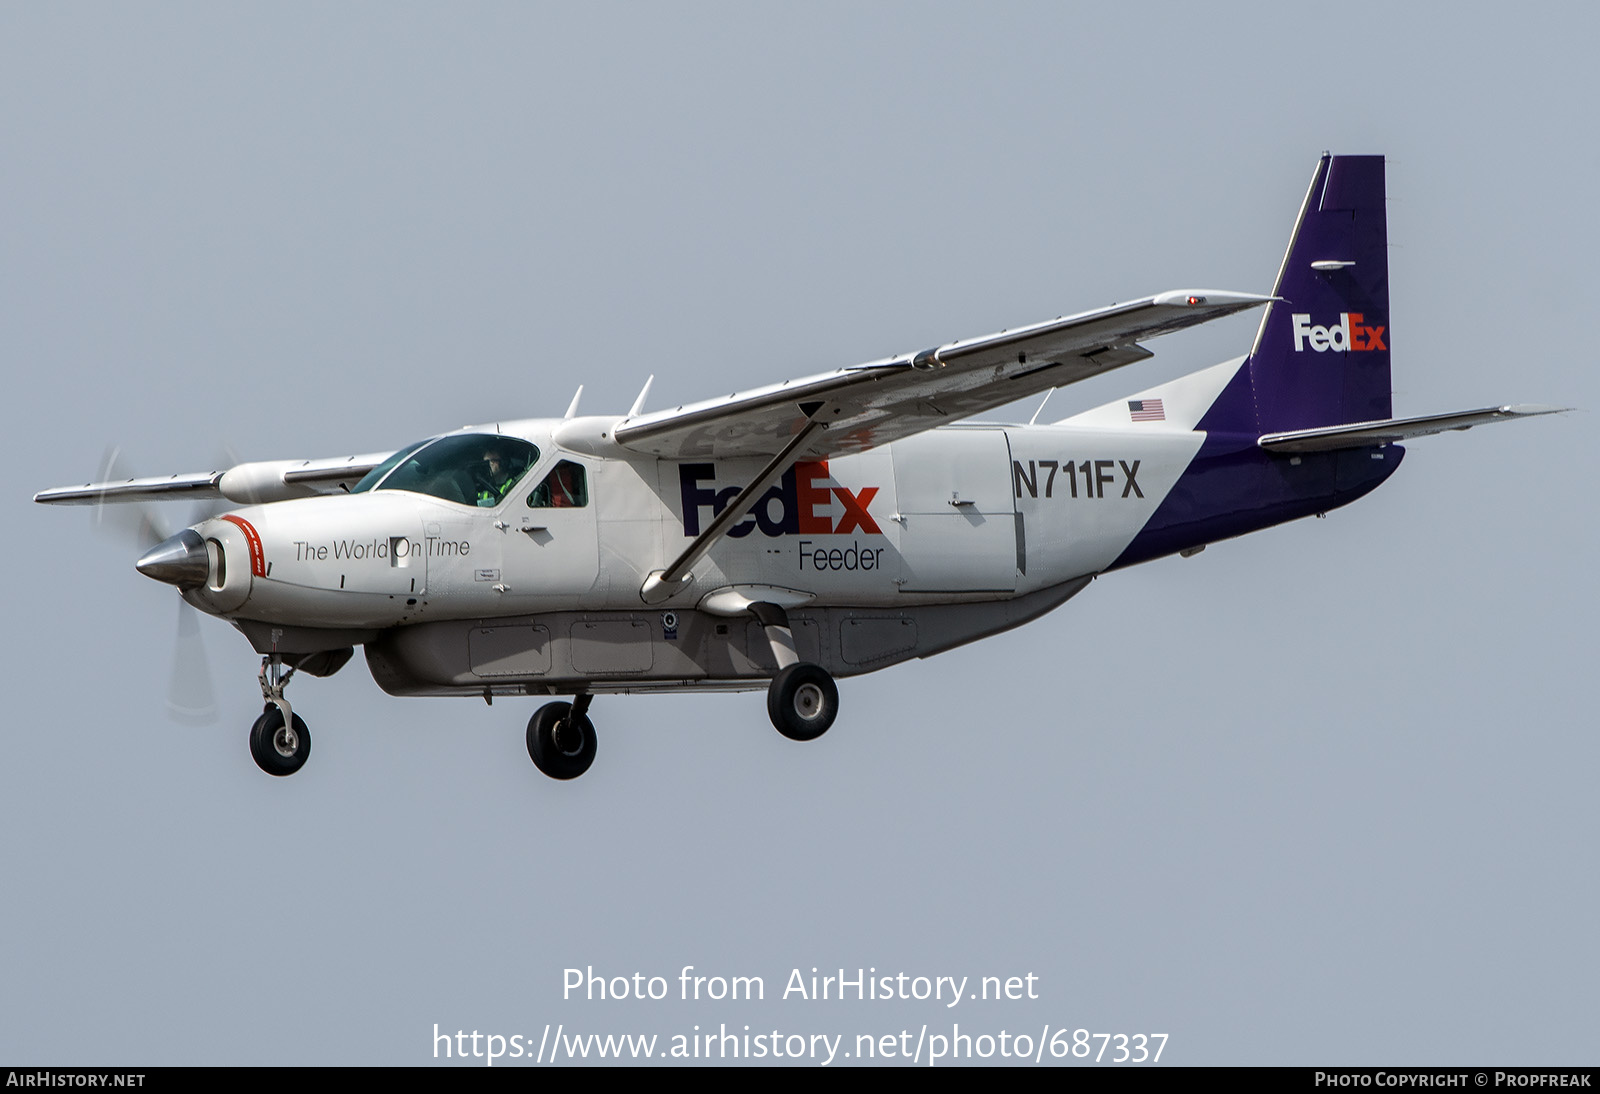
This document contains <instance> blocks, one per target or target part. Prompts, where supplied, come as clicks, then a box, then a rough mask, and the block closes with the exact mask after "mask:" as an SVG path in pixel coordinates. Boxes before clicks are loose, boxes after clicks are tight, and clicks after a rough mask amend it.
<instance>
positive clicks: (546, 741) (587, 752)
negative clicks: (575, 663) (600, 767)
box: [528, 703, 596, 779]
mask: <svg viewBox="0 0 1600 1094" xmlns="http://www.w3.org/2000/svg"><path fill="white" fill-rule="evenodd" d="M568 722H570V723H572V724H570V725H567V724H563V723H568ZM573 731H576V733H577V734H578V739H577V740H576V741H573V740H571V739H570V737H569V734H571V733H572V732H573ZM558 738H559V740H558ZM595 744H596V742H595V735H594V723H593V722H591V721H589V716H588V715H587V714H580V715H578V716H577V717H576V718H574V717H572V704H571V703H546V704H545V705H544V706H542V707H540V708H539V709H538V710H536V711H534V714H533V717H532V718H529V719H528V756H529V758H530V759H532V760H533V765H534V766H535V767H537V768H538V769H539V770H540V771H542V772H544V773H545V774H546V775H548V776H550V777H551V778H552V779H576V778H577V777H578V776H579V775H582V774H583V773H584V772H585V771H587V770H589V765H590V764H592V763H594V754H595Z"/></svg>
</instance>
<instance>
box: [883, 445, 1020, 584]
mask: <svg viewBox="0 0 1600 1094" xmlns="http://www.w3.org/2000/svg"><path fill="white" fill-rule="evenodd" d="M890 448H891V450H892V451H893V452H894V484H895V495H896V500H897V502H898V504H899V510H900V518H901V520H902V522H903V523H902V528H901V532H900V556H901V565H902V571H901V581H900V591H901V592H906V593H924V592H934V593H955V592H1012V591H1014V590H1015V589H1016V587H1017V527H1016V506H1015V502H1014V501H1013V499H1012V491H1011V450H1010V448H1009V446H1008V445H1007V443H1006V435H1005V431H1004V430H1001V429H940V430H933V431H931V432H928V433H922V434H918V435H917V436H914V437H908V438H906V439H904V440H899V441H895V442H894V444H893V445H891V446H890Z"/></svg>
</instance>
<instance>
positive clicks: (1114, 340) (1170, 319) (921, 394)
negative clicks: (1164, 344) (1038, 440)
mask: <svg viewBox="0 0 1600 1094" xmlns="http://www.w3.org/2000/svg"><path fill="white" fill-rule="evenodd" d="M1271 300H1272V297H1270V296H1256V295H1253V294H1249V293H1235V292H1218V291H1215V290H1211V289H1194V290H1180V291H1177V292H1167V293H1161V294H1160V295H1158V296H1147V297H1145V298H1143V299H1141V300H1134V301H1131V302H1129V303H1126V304H1114V305H1112V306H1111V307H1108V308H1100V309H1098V310H1095V311H1088V312H1083V313H1081V314H1079V315H1069V316H1064V317H1062V318H1059V319H1052V320H1049V321H1048V322H1044V323H1035V324H1033V325H1031V326H1027V327H1019V328H1017V329H1015V330H1007V331H1001V332H1000V333H999V334H991V335H986V336H984V337H982V338H969V339H964V340H962V341H958V342H950V343H948V344H946V345H942V346H938V347H936V348H934V349H928V350H923V351H922V352H921V353H917V354H907V355H904V356H900V357H892V358H887V359H885V360H882V361H873V362H869V363H868V364H864V365H858V366H855V367H853V368H844V369H838V370H836V371H834V372H829V373H824V374H822V375H819V376H812V377H807V378H805V379H800V380H789V381H785V382H784V383H781V384H774V385H771V386H768V387H762V388H756V389H754V390H752V391H747V392H743V393H737V394H733V395H729V396H727V397H725V398H722V399H712V400H708V401H706V402H702V403H695V404H693V405H690V406H681V407H678V408H676V409H675V410H666V411H659V412H657V413H654V414H644V415H640V416H638V417H632V416H630V417H628V418H626V419H624V420H623V421H622V422H621V423H620V424H619V425H617V427H616V429H615V431H614V433H613V436H614V437H615V439H616V441H617V443H618V444H621V445H622V446H623V447H625V448H630V449H633V450H634V451H637V452H645V453H649V454H651V455H656V456H664V457H667V458H670V459H695V458H702V459H703V458H725V457H732V456H774V455H776V454H778V453H779V452H782V451H784V450H785V449H786V448H788V447H789V445H790V444H792V443H793V440H794V438H795V437H796V436H797V435H798V434H800V433H801V431H802V430H807V429H808V428H809V429H810V435H809V436H808V437H807V439H806V440H805V441H804V442H803V443H802V444H801V445H800V446H799V448H798V449H794V450H791V451H790V452H789V453H788V454H789V455H790V456H791V457H792V458H793V459H816V458H820V457H825V456H831V455H839V454H843V453H848V452H859V451H862V450H863V449H868V448H873V447H876V446H877V445H881V444H885V443H887V442H889V441H892V440H895V439H897V438H900V437H907V436H910V435H911V434H913V433H920V432H922V431H923V430H926V429H932V428H933V427H935V426H938V425H943V424H945V423H947V422H953V421H956V420H958V419H961V418H965V417H968V416H970V415H973V414H979V413H982V412H983V411H985V410H992V409H994V408H995V407H997V406H1004V405H1005V404H1006V403H1009V402H1012V401H1013V400H1016V399H1021V398H1025V397H1027V396H1029V395H1033V394H1036V393H1037V392H1040V391H1044V390H1046V389H1048V388H1055V387H1061V386H1062V385H1064V384H1071V383H1076V382H1077V381H1079V380H1084V379H1087V378H1088V377H1090V376H1098V375H1100V374H1101V373H1104V372H1108V371H1110V370H1111V369H1114V368H1118V367H1121V366H1122V365H1126V364H1130V363H1132V362H1134V361H1139V360H1143V359H1144V358H1146V357H1149V356H1151V353H1150V351H1149V350H1147V349H1145V348H1144V347H1143V346H1141V345H1139V344H1138V343H1139V342H1140V340H1142V339H1146V338H1154V337H1155V336H1157V335H1161V334H1167V333H1170V332H1171V331H1176V330H1182V329H1184V328H1185V327H1192V326H1195V325H1196V324H1198V323H1204V322H1207V321H1208V320H1211V319H1220V318H1221V317H1222V316H1225V315H1232V314H1233V313H1235V312H1238V311H1243V310H1244V309H1246V308H1253V307H1256V306H1257V305H1260V304H1265V303H1268V302H1269V301H1271ZM813 423H815V425H813Z"/></svg>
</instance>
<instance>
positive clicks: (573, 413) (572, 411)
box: [561, 384, 583, 421]
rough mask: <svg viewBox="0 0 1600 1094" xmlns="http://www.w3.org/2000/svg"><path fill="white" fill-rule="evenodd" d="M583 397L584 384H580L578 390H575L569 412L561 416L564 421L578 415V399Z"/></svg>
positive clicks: (568, 408)
mask: <svg viewBox="0 0 1600 1094" xmlns="http://www.w3.org/2000/svg"><path fill="white" fill-rule="evenodd" d="M581 398H583V385H582V384H579V385H578V390H577V391H575V392H573V395H572V405H571V406H569V407H567V412H566V413H565V414H563V415H562V416H561V418H562V421H567V420H569V419H572V418H576V417H577V416H578V400H579V399H581Z"/></svg>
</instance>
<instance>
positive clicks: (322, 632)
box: [35, 155, 1555, 779]
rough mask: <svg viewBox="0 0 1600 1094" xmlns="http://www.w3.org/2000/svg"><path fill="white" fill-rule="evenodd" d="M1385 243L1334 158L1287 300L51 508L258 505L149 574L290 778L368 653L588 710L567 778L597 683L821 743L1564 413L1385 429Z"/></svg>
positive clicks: (1195, 305)
mask: <svg viewBox="0 0 1600 1094" xmlns="http://www.w3.org/2000/svg"><path fill="white" fill-rule="evenodd" d="M1387 246H1388V243H1387V229H1386V225H1385V212H1384V162H1383V158H1382V157H1380V156H1326V155H1325V156H1323V157H1322V159H1321V160H1320V162H1318V164H1317V169H1316V173H1315V174H1314V175H1313V177H1312V180H1311V188H1310V190H1309V191H1308V192H1307V194H1306V198H1305V203H1304V205H1303V206H1302V207H1301V210H1300V216H1299V219H1298V220H1297V222H1296V224H1295V227H1294V234H1293V236H1292V237H1291V239H1290V242H1289V249H1288V253H1287V254H1286V256H1285V258H1284V261H1283V267H1282V269H1281V271H1280V272H1279V274H1278V281H1277V285H1276V287H1275V288H1274V289H1273V292H1272V295H1271V296H1255V295H1250V294H1245V293H1235V292H1218V291H1214V290H1209V289H1195V290H1180V291H1177V292H1166V293H1161V294H1159V295H1156V296H1149V297H1145V298H1143V299H1140V300H1134V301H1131V302H1128V303H1124V304H1117V305H1113V306H1111V307H1107V308H1100V309H1098V310H1095V311H1088V312H1083V313H1081V314H1079V315H1072V316H1066V317H1063V318H1059V319H1053V320H1050V321H1048V322H1043V323H1036V324H1033V325H1031V326H1027V327H1021V328H1018V329H1015V330H1008V331H1002V332H1000V333H999V334H992V335H987V336H985V337H981V338H972V339H967V340H963V341H957V342H951V343H948V344H946V345H941V346H936V347H934V348H931V349H926V350H923V351H922V352H920V353H909V354H904V355H902V356H898V357H892V358H888V359H885V360H880V361H872V362H869V363H867V364H863V365H857V366H855V367H852V368H843V369H838V370H836V371H833V372H829V373H825V374H822V375H818V376H810V377H805V378H802V379H797V380H787V381H784V382H783V383H779V384H774V385H771V386H768V387H763V388H757V389H755V390H751V391H746V392H742V393H739V394H734V395H729V396H727V397H725V398H720V399H713V400H709V401H707V402H702V403H697V404H694V405H689V406H680V407H677V408H675V409H672V410H664V411H656V412H653V413H644V412H643V404H644V400H645V396H646V394H647V393H648V390H649V385H648V384H646V385H645V391H644V392H641V393H640V396H639V399H638V401H637V402H636V403H635V404H634V407H633V409H632V410H631V411H630V412H629V413H628V414H626V415H623V416H620V417H619V416H615V415H610V416H592V417H591V416H583V417H580V416H579V415H578V414H577V399H576V398H575V399H574V400H573V405H572V407H571V408H570V409H569V410H568V412H567V415H566V417H564V418H560V419H529V420H526V421H516V422H498V423H494V424H491V425H484V426H475V427H471V428H467V429H463V430H460V431H457V432H455V433H447V434H444V435H442V436H438V437H431V438H429V439H427V440H423V441H418V442H417V443H415V444H410V445H407V446H405V447H404V448H401V449H400V450H399V451H396V452H393V453H378V454H373V455H368V456H353V457H340V458H335V459H319V460H282V461H272V462H258V463H244V464H239V465H238V466H235V467H232V468H229V469H228V470H225V471H212V472H206V473H200V474H182V475H174V476H171V477H167V478H155V479H131V480H126V481H117V482H103V483H93V484H89V485H86V486H81V487H71V488H61V489H53V490H46V491H44V492H42V493H40V494H39V495H37V496H36V498H35V500H36V501H40V502H45V503H51V504H77V505H84V504H88V505H100V504H106V503H116V502H124V501H135V502H138V501H151V500H167V499H173V498H196V497H198V498H215V499H225V500H226V502H229V503H232V504H235V505H238V506H240V508H237V509H233V510H231V511H229V512H225V513H222V514H221V515H219V516H216V517H213V518H211V519H207V520H203V521H200V522H199V523H197V524H195V525H193V526H192V527H189V528H186V529H184V530H183V531H181V532H179V533H178V534H176V535H174V536H172V537H170V538H168V539H166V540H165V541H163V542H161V543H159V544H157V545H155V546H154V547H153V548H152V549H151V550H149V551H148V553H146V554H145V555H144V556H143V557H142V558H140V559H139V561H138V563H137V565H138V569H139V571H140V572H141V573H144V574H146V575H148V576H149V577H152V578H155V579H156V580H158V581H164V582H168V583H170V584H172V585H175V586H177V587H178V589H179V591H180V593H181V595H182V597H183V599H184V600H185V601H187V602H188V603H189V604H191V605H193V606H194V607H196V608H199V609H200V610H201V611H203V612H207V613H209V614H211V615H216V616H220V617H222V618H224V619H227V620H228V621H229V622H231V623H232V624H233V625H234V626H235V627H237V628H238V629H239V630H240V632H242V633H243V634H244V636H245V637H246V638H247V639H249V641H250V643H251V644H252V645H253V646H254V647H255V650H256V652H257V653H259V654H261V655H262V669H261V676H260V683H261V690H262V694H263V696H264V698H265V700H266V706H265V710H264V712H263V713H262V715H261V717H260V718H258V719H257V720H256V722H255V724H254V726H253V727H252V728H251V731H250V747H251V752H252V754H253V756H254V757H255V760H256V762H257V763H258V764H259V765H260V766H261V768H262V769H263V770H265V771H267V772H268V773H270V774H273V775H288V774H292V773H293V772H295V771H298V770H299V769H300V767H301V766H302V765H303V764H304V763H305V761H306V758H307V756H308V755H309V753H310V748H311V737H310V734H309V733H308V732H307V729H306V725H305V722H304V721H303V720H302V719H301V718H300V716H299V715H297V714H295V713H294V712H293V710H291V708H290V705H289V702H288V700H287V699H286V698H285V695H284V688H285V686H286V685H287V683H288V682H289V679H290V677H291V676H293V675H294V673H295V671H296V670H302V671H304V672H307V673H310V674H312V675H317V676H326V675H329V674H331V673H333V672H336V671H338V670H339V669H340V668H341V667H343V666H344V664H345V663H346V662H348V661H349V660H350V658H351V656H352V654H353V653H354V649H355V647H356V646H361V647H363V648H364V649H365V651H366V660H367V665H368V667H369V668H370V669H371V671H372V675H373V678H374V679H376V680H377V682H378V685H379V686H380V687H382V688H383V689H384V690H385V691H387V692H389V693H390V694H393V695H464V696H476V697H481V698H483V699H484V700H486V701H489V702H492V701H493V699H494V698H495V697H497V696H499V697H510V696H547V697H559V696H570V697H571V701H570V702H569V701H567V700H566V699H562V700H560V701H555V702H550V703H547V704H545V705H544V706H542V707H541V708H540V709H539V710H538V711H537V712H535V713H534V715H533V717H532V719H531V720H530V721H529V723H528V727H527V746H528V752H529V754H530V756H531V757H532V759H533V762H534V763H535V764H536V765H537V766H538V768H539V770H541V771H543V772H544V773H545V774H547V775H550V776H552V777H554V778H558V779H568V778H573V777H575V776H577V775H580V774H582V773H583V772H584V771H586V770H587V769H588V767H589V765H590V764H591V763H592V762H593V760H594V756H595V732H594V726H593V724H592V723H591V721H590V719H589V706H590V702H591V700H592V699H593V697H594V696H595V695H598V694H607V693H617V692H652V691H654V692H664V691H707V690H747V689H756V688H766V689H767V707H768V712H769V714H770V715H771V718H772V722H773V724H774V725H775V726H776V727H777V728H778V731H779V732H780V733H782V734H783V735H785V736H786V737H790V738H792V739H795V740H809V739H812V738H815V737H818V736H820V735H821V734H822V733H823V732H824V731H826V730H827V729H828V727H829V726H830V725H832V724H833V721H834V717H835V715H836V714H837V712H838V707H839V699H838V691H837V689H836V687H835V685H834V680H835V678H837V677H847V676H854V675H856V674H858V673H864V672H871V671H874V670H876V669H881V668H886V667H888V666H890V665H894V664H897V663H899V662H901V661H904V660H907V659H908V658H912V657H928V656H931V655H933V654H936V653H941V652H943V651H945V650H949V649H953V648H955V647H956V646H961V645H964V644H966V643H968V642H972V641H974V640H976V639H979V638H983V637H986V636H988V635H991V634H996V633H998V632H1000V631H1004V630H1008V629H1009V628H1012V627H1016V626H1019V625H1021V624H1023V623H1026V622H1028V621H1030V620H1033V619H1036V618H1038V617H1039V616H1041V615H1043V614H1044V613H1046V612H1048V611H1050V610H1052V609H1053V608H1056V607H1059V606H1060V605H1061V604H1063V603H1064V602H1066V601H1067V600H1069V599H1070V598H1071V597H1073V596H1075V595H1076V594H1077V593H1079V592H1081V591H1082V590H1083V589H1084V588H1085V587H1087V586H1088V584H1089V583H1090V582H1091V581H1093V580H1094V579H1095V578H1096V577H1097V576H1099V575H1101V574H1105V573H1108V572H1111V571H1114V570H1120V569H1122V568H1123V567H1126V566H1132V565H1134V564H1135V563H1140V562H1146V561H1149V560H1150V559H1154V558H1160V557H1162V556H1165V555H1172V554H1183V555H1188V554H1193V553H1194V552H1197V551H1200V550H1202V549H1203V548H1204V547H1205V546H1206V545H1207V544H1209V543H1213V542H1215V541H1217V540H1222V539H1228V538H1230V537H1233V536H1238V535H1243V534H1244V533H1246V532H1254V531H1256V530H1258V529H1262V528H1268V527H1271V526H1272V525H1275V524H1281V523H1283V522H1284V521H1289V520H1295V519H1297V518H1300V517H1306V516H1312V515H1315V514H1321V513H1325V512H1327V511H1328V510H1330V509H1335V508H1337V507H1339V506H1341V505H1345V504H1347V503H1349V502H1352V501H1354V500H1356V499H1357V498H1359V497H1361V496H1362V495H1363V494H1366V493H1367V492H1368V491H1370V490H1372V489H1374V488H1375V487H1377V486H1378V485H1379V484H1380V483H1382V482H1383V481H1384V480H1385V479H1387V478H1388V477H1389V476H1390V475H1391V474H1393V473H1394V471H1395V469H1396V468H1397V467H1398V466H1399V465H1400V460H1401V457H1402V456H1403V455H1404V449H1402V448H1401V447H1400V445H1399V444H1398V443H1397V442H1399V441H1403V440H1405V439H1407V438H1410V437H1418V436H1423V435H1426V434H1432V433H1438V432H1441V431H1443V430H1447V429H1466V428H1469V427H1471V426H1474V425H1480V424H1483V423H1485V422H1493V421H1501V420H1505V419H1509V418H1516V417H1524V416H1529V415H1534V414H1542V413H1550V412H1552V411H1553V410H1554V409H1555V408H1550V407H1497V408H1487V409H1482V410H1473V411H1466V412H1462V413H1455V414H1443V415H1434V416H1430V417H1423V418H1405V419H1394V418H1392V417H1391V416H1390V414H1391V411H1390V380H1389V354H1390V344H1391V342H1392V338H1391V330H1390V325H1389V275H1388V255H1387ZM1262 305H1265V312H1264V314H1263V316H1262V320H1261V324H1260V327H1259V329H1258V330H1257V333H1256V337H1255V343H1254V345H1252V346H1251V347H1250V352H1249V353H1248V354H1247V355H1246V356H1244V357H1241V358H1238V359H1236V360H1233V361H1228V362H1226V363H1224V364H1220V365H1216V366H1214V367H1212V368H1208V369H1205V370H1202V371H1200V372H1195V373H1191V374H1189V375H1187V376H1183V377H1181V378H1179V379H1176V380H1173V381H1171V382H1170V383H1166V384H1162V385H1160V386H1158V387H1153V388H1150V389H1148V390H1145V391H1140V392H1137V393H1135V394H1133V395H1130V396H1128V397H1127V398H1124V399H1118V400H1116V401H1115V402H1111V403H1107V404H1106V405H1104V406H1100V407H1096V408H1095V409H1093V410H1088V411H1085V412H1083V413H1081V414H1077V415H1074V416H1073V417H1070V418H1066V419H1064V420H1062V421H1058V422H1052V423H1049V424H1033V423H1029V424H1028V425H1024V426H1019V425H991V424H984V423H976V422H969V421H966V420H965V419H968V418H970V417H971V416H972V415H974V414H978V413H981V412H983V411H987V410H991V409H993V408H996V407H999V406H1002V405H1004V404H1007V403H1011V402H1013V401H1015V400H1017V399H1020V398H1023V397H1025V396H1029V395H1034V394H1038V393H1041V392H1048V391H1050V390H1051V389H1054V388H1058V387H1062V386H1065V385H1067V384H1072V383H1075V382H1077V381H1079V380H1083V379H1087V378H1089V377H1091V376H1098V375H1100V374H1102V373H1104V372H1107V371H1109V370H1111V369H1115V368H1121V367H1123V366H1125V365H1129V364H1132V363H1134V362H1137V361H1140V360H1143V359H1145V358H1147V357H1149V356H1151V354H1150V351H1149V350H1147V349H1145V348H1144V346H1143V345H1142V344H1141V343H1142V342H1144V341H1145V340H1147V339H1150V338H1153V337H1155V336H1156V335H1161V334H1167V333H1170V332H1172V331H1177V330H1181V329H1183V328H1185V327H1190V326H1194V325H1195V324H1198V323H1203V322H1206V321H1208V320H1211V319H1216V318H1219V317H1221V316H1225V315H1231V314H1233V313H1235V312H1238V311H1241V310H1244V309H1247V308H1254V307H1258V306H1262ZM580 392H581V389H580ZM1035 417H1037V415H1035Z"/></svg>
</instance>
